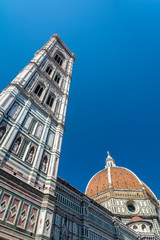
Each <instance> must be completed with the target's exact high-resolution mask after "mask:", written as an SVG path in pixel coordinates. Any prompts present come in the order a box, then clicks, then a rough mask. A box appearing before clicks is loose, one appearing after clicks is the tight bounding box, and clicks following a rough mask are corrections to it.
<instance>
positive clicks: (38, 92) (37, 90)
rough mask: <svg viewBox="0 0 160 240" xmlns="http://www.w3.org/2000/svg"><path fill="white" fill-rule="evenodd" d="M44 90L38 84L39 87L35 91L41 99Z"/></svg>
mask: <svg viewBox="0 0 160 240" xmlns="http://www.w3.org/2000/svg"><path fill="white" fill-rule="evenodd" d="M43 90H44V87H43V86H42V85H41V84H38V85H37V87H36V88H35V90H34V93H35V94H36V95H37V96H38V97H40V96H41V95H42V92H43Z"/></svg>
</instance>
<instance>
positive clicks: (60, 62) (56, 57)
mask: <svg viewBox="0 0 160 240" xmlns="http://www.w3.org/2000/svg"><path fill="white" fill-rule="evenodd" d="M54 60H55V61H56V62H57V63H58V64H59V65H60V66H62V63H63V59H62V57H60V56H59V54H58V53H56V55H55V57H54Z"/></svg>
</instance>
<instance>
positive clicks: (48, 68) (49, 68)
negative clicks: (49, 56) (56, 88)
mask: <svg viewBox="0 0 160 240" xmlns="http://www.w3.org/2000/svg"><path fill="white" fill-rule="evenodd" d="M51 72H52V68H51V67H49V66H48V67H47V68H46V73H48V75H50V74H51Z"/></svg>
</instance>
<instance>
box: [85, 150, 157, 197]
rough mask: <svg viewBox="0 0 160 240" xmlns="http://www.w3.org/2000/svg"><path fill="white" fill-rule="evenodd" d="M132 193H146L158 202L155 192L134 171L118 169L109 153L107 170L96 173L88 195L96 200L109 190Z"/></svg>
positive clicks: (87, 192) (87, 190)
mask: <svg viewBox="0 0 160 240" xmlns="http://www.w3.org/2000/svg"><path fill="white" fill-rule="evenodd" d="M110 189H112V190H118V191H120V190H121V191H126V190H127V191H129V190H130V191H132V192H134V191H135V192H141V193H144V192H145V193H146V195H147V196H149V197H151V198H152V199H154V200H157V198H156V196H155V195H154V194H153V192H152V191H151V190H150V189H149V187H147V186H146V185H145V184H144V183H143V182H142V181H141V180H140V179H139V178H138V177H137V176H136V175H135V174H134V173H133V172H132V171H130V170H129V169H126V168H123V167H117V166H116V165H115V161H114V159H113V158H112V157H111V156H110V154H109V153H108V157H107V159H106V168H105V169H103V170H101V171H100V172H98V173H96V174H95V175H94V176H93V177H92V178H91V180H90V181H89V183H88V185H87V188H86V195H87V196H88V197H91V198H94V197H96V196H98V195H101V194H104V193H105V192H106V191H108V190H110Z"/></svg>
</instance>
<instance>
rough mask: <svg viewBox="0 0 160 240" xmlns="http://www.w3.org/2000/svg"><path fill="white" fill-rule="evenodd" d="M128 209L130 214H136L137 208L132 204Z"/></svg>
mask: <svg viewBox="0 0 160 240" xmlns="http://www.w3.org/2000/svg"><path fill="white" fill-rule="evenodd" d="M127 208H128V210H129V211H130V212H135V210H136V209H135V207H134V206H133V205H131V204H129V205H128V206H127Z"/></svg>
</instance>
